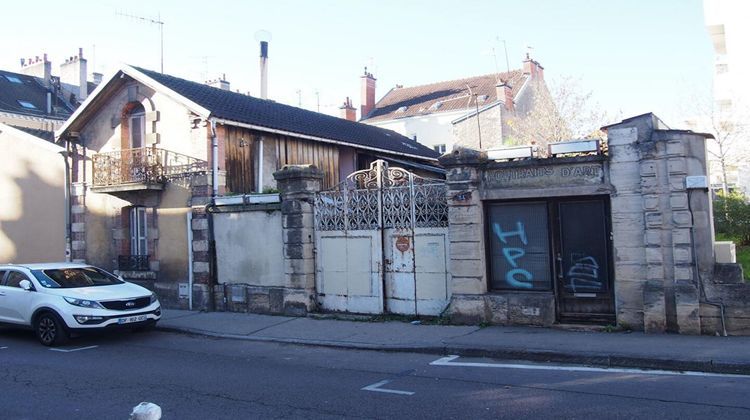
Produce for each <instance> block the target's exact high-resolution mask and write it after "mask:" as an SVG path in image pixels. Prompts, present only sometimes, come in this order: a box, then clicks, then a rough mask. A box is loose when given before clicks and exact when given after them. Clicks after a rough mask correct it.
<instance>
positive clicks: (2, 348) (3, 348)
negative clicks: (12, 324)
mask: <svg viewBox="0 0 750 420" xmlns="http://www.w3.org/2000/svg"><path fill="white" fill-rule="evenodd" d="M7 348H8V346H2V347H0V350H5V349H7Z"/></svg>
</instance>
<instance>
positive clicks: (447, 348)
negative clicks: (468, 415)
mask: <svg viewBox="0 0 750 420" xmlns="http://www.w3.org/2000/svg"><path fill="white" fill-rule="evenodd" d="M156 329H157V330H159V331H165V332H174V333H179V334H188V335H199V336H204V337H212V338H222V339H230V340H244V341H254V342H264V343H278V344H293V345H301V346H312V347H326V348H338V349H347V350H369V351H382V352H392V353H423V354H434V355H441V356H446V355H456V356H463V357H487V358H492V359H505V360H517V361H527V362H536V363H560V364H569V365H585V366H593V367H602V368H629V369H643V370H667V371H676V372H704V373H718V374H731V375H743V376H750V364H748V363H742V362H731V361H715V360H675V359H662V358H653V357H642V356H629V355H617V354H596V353H580V352H561V351H550V350H533V349H513V348H484V349H481V348H476V347H466V346H460V345H439V346H434V345H432V346H430V345H413V346H408V345H407V346H404V345H388V344H370V343H356V342H348V341H347V342H344V341H329V340H310V339H300V338H280V337H263V336H248V335H241V334H223V333H216V332H211V331H205V330H198V329H193V328H180V327H169V326H159V325H157V327H156Z"/></svg>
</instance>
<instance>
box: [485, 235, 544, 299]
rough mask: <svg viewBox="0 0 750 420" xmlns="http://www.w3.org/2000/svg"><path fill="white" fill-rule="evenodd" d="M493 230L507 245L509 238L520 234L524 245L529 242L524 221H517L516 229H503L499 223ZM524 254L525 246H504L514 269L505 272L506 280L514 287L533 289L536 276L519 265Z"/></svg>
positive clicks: (509, 262)
mask: <svg viewBox="0 0 750 420" xmlns="http://www.w3.org/2000/svg"><path fill="white" fill-rule="evenodd" d="M492 230H493V232H495V235H496V236H497V238H498V239H499V240H500V242H502V243H503V244H506V245H507V244H508V238H510V237H513V236H518V239H520V240H521V243H523V245H524V246H525V245H528V244H529V241H528V239H527V238H526V230H525V229H524V226H523V223H522V222H520V221H518V222H516V230H513V231H508V232H505V231H503V230H502V228H500V224H498V223H495V224H493V226H492ZM524 255H526V250H525V249H524V248H518V247H503V256H504V257H505V260H506V261H507V262H508V264H510V266H511V267H513V269H512V270H508V272H506V273H505V282H506V283H508V285H509V286H512V287H518V288H523V289H531V288H533V287H534V286H533V284H531V280H533V279H534V276H532V275H531V273H530V272H529V271H528V270H525V269H523V268H520V267H518V259H519V258H521V257H523V256H524ZM517 276H521V277H524V278H525V280H520V279H518V278H517Z"/></svg>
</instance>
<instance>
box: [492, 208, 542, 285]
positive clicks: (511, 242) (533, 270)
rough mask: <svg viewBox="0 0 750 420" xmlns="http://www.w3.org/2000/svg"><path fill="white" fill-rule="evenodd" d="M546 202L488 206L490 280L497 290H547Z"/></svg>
mask: <svg viewBox="0 0 750 420" xmlns="http://www.w3.org/2000/svg"><path fill="white" fill-rule="evenodd" d="M547 219H548V218H547V203H544V202H531V203H502V204H492V205H491V206H490V208H489V222H490V223H489V229H490V231H489V236H490V238H489V239H490V254H491V255H490V267H491V273H490V282H491V287H492V288H493V289H500V290H508V289H510V290H550V289H552V275H551V272H550V248H549V230H548V227H547Z"/></svg>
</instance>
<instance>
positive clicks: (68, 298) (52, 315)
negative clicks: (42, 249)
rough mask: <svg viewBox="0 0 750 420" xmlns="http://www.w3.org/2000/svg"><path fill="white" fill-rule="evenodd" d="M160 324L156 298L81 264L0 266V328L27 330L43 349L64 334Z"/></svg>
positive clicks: (143, 289)
mask: <svg viewBox="0 0 750 420" xmlns="http://www.w3.org/2000/svg"><path fill="white" fill-rule="evenodd" d="M160 318H161V307H160V305H159V300H158V299H157V298H156V295H155V294H154V293H152V292H150V291H149V290H147V289H145V288H143V287H141V286H138V285H135V284H132V283H128V282H125V281H123V280H122V278H118V277H116V276H114V275H112V274H110V273H108V272H106V271H104V270H102V269H100V268H96V267H92V266H90V265H85V264H71V263H51V264H18V265H16V264H0V324H8V325H15V326H22V327H31V328H33V329H34V331H35V332H36V336H37V338H38V339H39V341H40V342H41V343H42V344H44V345H45V346H53V345H59V344H62V343H63V342H65V341H66V340H67V338H68V337H69V336H70V333H81V332H86V331H91V330H101V329H105V328H112V327H128V328H134V329H135V328H148V327H152V326H153V325H155V324H156V321H158V320H159V319H160Z"/></svg>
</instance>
